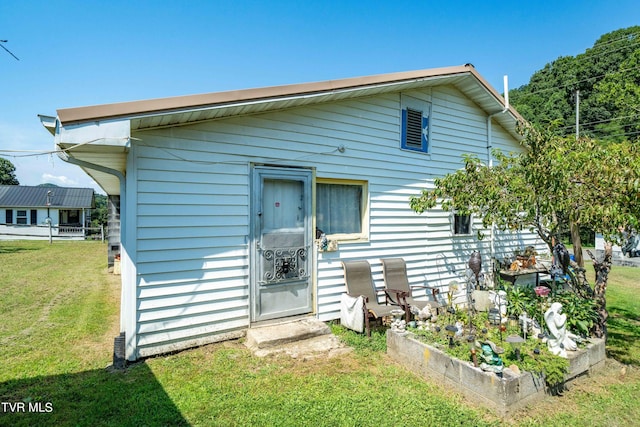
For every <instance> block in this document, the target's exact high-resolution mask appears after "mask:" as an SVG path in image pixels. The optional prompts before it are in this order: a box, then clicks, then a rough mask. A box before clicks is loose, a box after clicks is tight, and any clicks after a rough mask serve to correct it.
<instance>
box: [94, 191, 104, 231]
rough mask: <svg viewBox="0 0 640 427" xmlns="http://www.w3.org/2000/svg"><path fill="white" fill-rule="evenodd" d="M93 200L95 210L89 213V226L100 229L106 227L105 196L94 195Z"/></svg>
mask: <svg viewBox="0 0 640 427" xmlns="http://www.w3.org/2000/svg"><path fill="white" fill-rule="evenodd" d="M94 200H95V203H96V207H95V209H93V211H92V212H91V226H92V227H100V226H103V225H104V226H106V225H107V217H108V211H107V196H104V195H102V194H95V193H94Z"/></svg>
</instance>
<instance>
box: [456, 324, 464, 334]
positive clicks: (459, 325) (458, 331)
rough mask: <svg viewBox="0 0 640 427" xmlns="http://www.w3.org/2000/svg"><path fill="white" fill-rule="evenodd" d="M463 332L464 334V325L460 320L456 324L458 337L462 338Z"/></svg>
mask: <svg viewBox="0 0 640 427" xmlns="http://www.w3.org/2000/svg"><path fill="white" fill-rule="evenodd" d="M463 332H464V323H462V322H461V321H459V320H458V321H457V322H456V337H458V338H460V337H461V336H462V333H463Z"/></svg>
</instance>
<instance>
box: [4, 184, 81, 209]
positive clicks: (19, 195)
mask: <svg viewBox="0 0 640 427" xmlns="http://www.w3.org/2000/svg"><path fill="white" fill-rule="evenodd" d="M48 191H51V197H50V203H51V204H50V206H51V207H56V208H78V209H79V208H92V207H93V206H94V199H93V189H92V188H69V187H32V186H25V185H0V207H9V208H40V207H47V192H48Z"/></svg>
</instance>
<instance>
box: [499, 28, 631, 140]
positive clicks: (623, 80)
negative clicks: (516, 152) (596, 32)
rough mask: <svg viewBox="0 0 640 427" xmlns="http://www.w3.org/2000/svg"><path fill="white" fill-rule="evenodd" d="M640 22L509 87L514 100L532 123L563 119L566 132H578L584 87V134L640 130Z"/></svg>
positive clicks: (619, 136)
mask: <svg viewBox="0 0 640 427" xmlns="http://www.w3.org/2000/svg"><path fill="white" fill-rule="evenodd" d="M639 42H640V26H634V27H629V28H623V29H619V30H616V31H612V32H610V33H607V34H605V35H603V36H601V37H600V38H599V39H598V40H596V42H595V43H594V45H593V47H591V48H589V49H587V50H586V51H585V52H584V53H581V54H579V55H576V56H575V57H573V56H564V57H560V58H558V59H556V60H555V61H552V62H550V63H548V64H546V65H545V66H544V68H543V69H541V70H539V71H537V72H535V73H534V74H533V76H532V77H531V79H530V80H529V83H528V84H526V85H523V86H521V87H519V88H517V89H513V90H511V91H509V99H510V100H511V104H512V105H513V106H514V107H515V108H516V109H517V110H518V111H519V112H520V114H522V116H523V117H524V118H525V119H527V120H528V121H529V122H530V123H533V124H537V125H545V126H546V125H548V124H549V123H551V122H557V121H559V122H560V126H558V127H557V128H556V131H557V132H558V133H559V134H560V135H562V136H570V135H573V134H575V125H576V114H575V113H576V91H577V90H579V92H580V94H579V99H580V108H579V110H580V111H579V112H580V114H579V120H580V134H581V135H587V136H591V137H597V138H599V139H602V140H604V139H606V140H613V141H618V142H619V141H622V140H624V139H628V137H634V136H635V135H638V132H639V131H640V129H639V125H638V117H640V97H639V96H638V95H639V94H640V90H639V87H640V86H639V85H640V71H639V70H638V61H639V59H640V43H639Z"/></svg>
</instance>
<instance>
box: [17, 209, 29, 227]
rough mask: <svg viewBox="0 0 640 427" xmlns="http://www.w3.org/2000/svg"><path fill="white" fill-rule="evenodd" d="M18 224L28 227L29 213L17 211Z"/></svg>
mask: <svg viewBox="0 0 640 427" xmlns="http://www.w3.org/2000/svg"><path fill="white" fill-rule="evenodd" d="M16 224H22V225H26V224H28V222H27V211H26V210H17V211H16Z"/></svg>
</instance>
